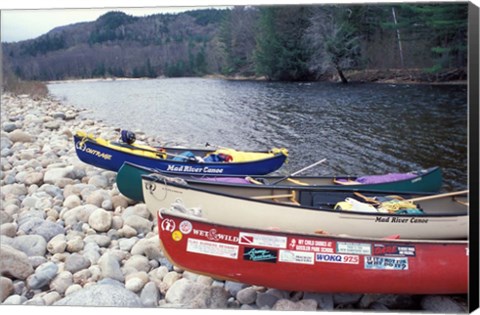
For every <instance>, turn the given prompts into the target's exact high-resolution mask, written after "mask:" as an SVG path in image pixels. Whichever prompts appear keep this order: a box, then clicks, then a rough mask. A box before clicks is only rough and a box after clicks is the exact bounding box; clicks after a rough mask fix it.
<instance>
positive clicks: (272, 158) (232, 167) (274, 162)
mask: <svg viewBox="0 0 480 315" xmlns="http://www.w3.org/2000/svg"><path fill="white" fill-rule="evenodd" d="M73 138H74V142H75V151H76V153H77V156H78V158H79V159H80V160H81V161H83V162H85V163H87V164H90V165H94V166H96V167H100V168H103V169H106V170H110V171H114V172H117V171H118V170H119V169H120V167H121V166H122V165H123V163H124V162H130V163H133V164H137V165H139V166H143V167H147V168H153V169H157V170H160V171H169V172H173V173H194V174H198V175H226V174H227V175H265V174H268V173H271V172H274V171H276V170H277V169H279V168H280V167H281V166H282V165H283V163H284V162H285V161H286V159H287V156H288V150H287V149H284V148H281V149H277V148H274V149H272V150H270V151H249V152H245V151H236V150H232V149H220V150H204V149H186V148H167V147H162V148H155V147H150V146H145V145H137V144H127V143H120V142H111V141H108V140H105V139H102V138H97V137H94V136H93V135H89V134H86V133H85V132H82V131H78V132H77V133H76V134H75V135H74V137H73ZM222 154H224V155H223V156H222V157H224V156H225V155H226V156H228V157H229V158H228V159H227V160H231V161H229V162H225V161H224V162H210V161H211V160H218V158H217V157H218V156H221V155H222ZM194 157H195V158H194ZM212 157H213V158H212Z"/></svg>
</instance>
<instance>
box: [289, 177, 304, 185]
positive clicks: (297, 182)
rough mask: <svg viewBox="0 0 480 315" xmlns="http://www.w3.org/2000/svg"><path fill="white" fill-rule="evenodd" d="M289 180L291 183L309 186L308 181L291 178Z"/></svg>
mask: <svg viewBox="0 0 480 315" xmlns="http://www.w3.org/2000/svg"><path fill="white" fill-rule="evenodd" d="M287 180H288V181H289V182H291V183H294V184H295V185H301V186H308V185H309V184H308V183H305V182H302V181H299V180H298V179H293V178H289V179H287Z"/></svg>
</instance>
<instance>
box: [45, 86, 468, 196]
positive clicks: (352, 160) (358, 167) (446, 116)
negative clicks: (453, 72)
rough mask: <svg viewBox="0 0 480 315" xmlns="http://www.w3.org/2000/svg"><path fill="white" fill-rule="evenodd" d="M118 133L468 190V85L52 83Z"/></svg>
mask: <svg viewBox="0 0 480 315" xmlns="http://www.w3.org/2000/svg"><path fill="white" fill-rule="evenodd" d="M49 89H50V91H51V93H52V94H53V95H54V96H56V97H58V98H59V99H66V100H67V102H68V103H70V104H72V105H74V106H77V107H80V108H86V109H90V110H92V113H91V114H90V115H91V116H90V118H93V119H101V120H103V121H105V122H106V123H107V124H109V125H111V126H112V127H120V128H123V129H131V130H142V131H144V132H145V133H147V134H149V135H155V136H159V137H161V138H162V139H165V143H167V144H170V145H171V144H179V145H188V146H197V147H198V146H203V145H204V144H205V143H206V142H209V143H211V144H216V145H220V146H232V147H236V148H243V149H266V148H271V147H273V146H277V147H280V146H282V147H287V148H288V149H289V151H290V158H289V162H288V164H286V165H285V166H284V167H283V168H282V169H281V170H280V172H282V173H285V174H287V173H291V172H294V171H296V170H299V169H301V168H303V167H305V166H307V165H309V164H312V163H314V162H316V161H318V160H320V159H322V158H327V160H328V162H327V163H326V164H323V165H320V166H317V167H316V168H314V169H312V170H310V174H317V175H332V174H373V173H377V174H379V173H385V172H405V171H408V170H412V169H420V168H426V167H430V166H433V165H438V166H440V167H442V169H443V172H444V178H445V185H444V188H445V190H452V189H464V188H465V187H466V184H467V119H468V116H467V115H468V113H467V87H466V86H444V85H439V86H432V85H392V84H349V85H339V84H330V83H277V82H256V81H225V80H211V79H197V78H194V79H191V78H181V79H156V80H129V81H101V82H73V83H72V82H70V83H59V84H51V85H49Z"/></svg>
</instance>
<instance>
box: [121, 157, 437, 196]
mask: <svg viewBox="0 0 480 315" xmlns="http://www.w3.org/2000/svg"><path fill="white" fill-rule="evenodd" d="M153 172H155V173H156V172H158V173H160V174H168V175H170V176H180V177H181V178H183V179H185V180H186V181H187V182H188V183H189V184H190V185H192V186H194V187H199V188H205V189H215V190H218V189H222V190H224V189H225V187H219V186H218V184H225V182H224V181H226V180H228V179H230V178H232V177H233V176H231V175H226V176H215V177H211V176H208V177H207V178H209V179H218V181H213V180H208V181H207V180H205V178H202V177H199V176H194V175H191V174H188V175H187V174H175V173H171V172H162V171H159V170H155V169H150V168H145V167H142V166H140V165H136V164H132V163H129V162H126V163H124V164H123V165H122V166H121V168H120V169H119V170H118V174H117V180H116V181H117V186H118V189H119V191H120V192H121V193H122V194H123V195H125V196H126V197H128V198H130V199H132V200H136V201H144V200H143V193H142V185H141V182H142V179H141V176H142V175H146V174H151V173H153ZM419 172H423V173H424V174H423V175H420V176H418V177H415V178H413V179H409V180H402V181H398V182H391V183H383V184H366V185H348V186H340V185H334V184H332V183H333V177H319V176H296V177H292V179H294V180H297V181H300V182H302V183H308V184H309V185H310V186H312V187H318V188H322V189H346V190H375V191H388V192H391V191H395V192H412V191H415V192H436V191H438V190H439V189H440V185H441V181H442V174H441V171H440V169H439V168H438V167H434V168H431V169H428V170H425V171H419ZM256 178H259V177H256ZM259 179H264V180H266V181H267V183H268V182H271V183H273V182H275V181H277V180H279V179H281V177H280V176H262V177H260V178H259ZM224 186H228V187H230V188H229V189H225V190H226V191H225V192H227V191H228V192H230V193H233V194H240V195H241V190H242V189H247V187H249V186H250V188H251V187H257V188H258V187H259V186H255V185H252V184H228V185H227V184H225V185H224ZM262 186H268V184H267V185H262ZM275 186H276V187H278V186H292V187H294V186H295V184H293V183H292V182H291V181H282V182H280V183H278V184H276V185H275ZM264 188H265V187H264ZM222 190H219V191H222Z"/></svg>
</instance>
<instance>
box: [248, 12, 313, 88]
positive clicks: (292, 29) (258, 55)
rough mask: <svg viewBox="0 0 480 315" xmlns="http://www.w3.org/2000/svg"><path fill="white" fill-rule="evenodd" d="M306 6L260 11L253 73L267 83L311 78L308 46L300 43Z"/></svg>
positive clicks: (306, 13)
mask: <svg viewBox="0 0 480 315" xmlns="http://www.w3.org/2000/svg"><path fill="white" fill-rule="evenodd" d="M309 14H310V10H309V8H307V7H303V6H299V7H266V8H262V9H261V16H260V23H259V33H258V36H257V46H256V50H255V64H256V71H257V74H259V75H265V76H266V77H267V78H268V79H270V80H284V81H290V80H291V81H298V80H308V79H310V78H311V74H312V73H311V72H310V71H309V69H308V64H307V63H308V60H309V58H310V55H311V51H310V49H309V47H308V46H307V45H306V44H305V42H304V41H303V40H302V37H303V34H304V32H305V31H306V29H307V28H308V25H309Z"/></svg>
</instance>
